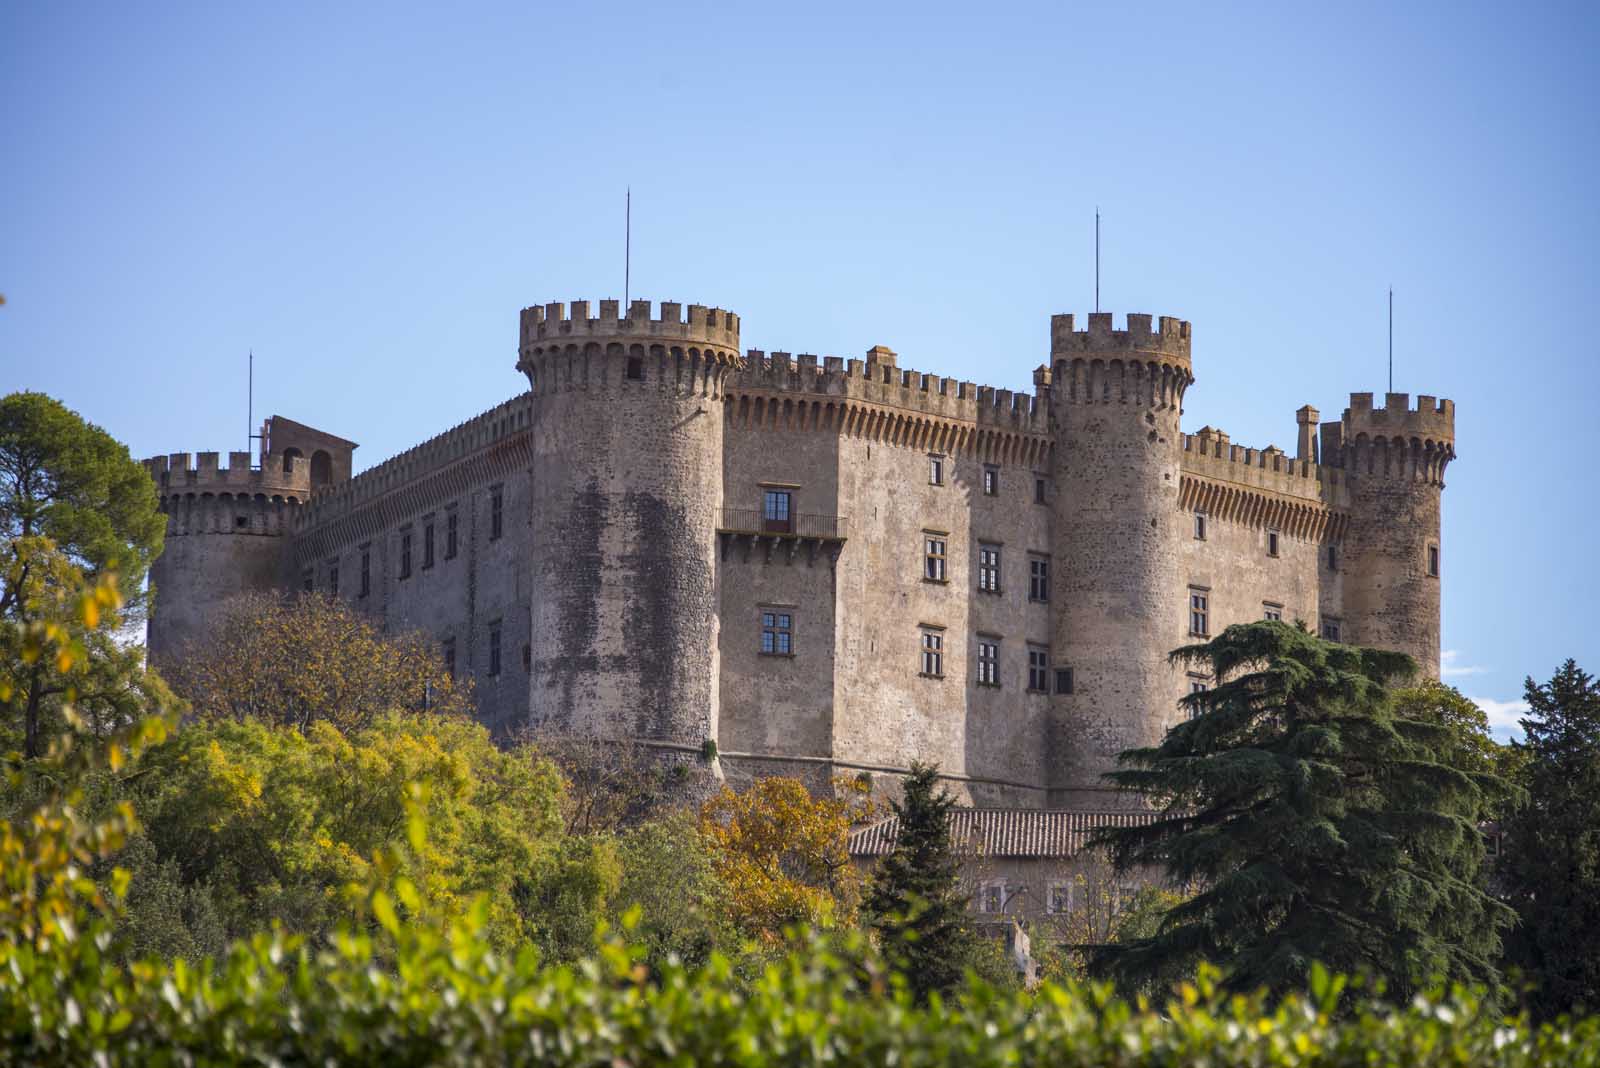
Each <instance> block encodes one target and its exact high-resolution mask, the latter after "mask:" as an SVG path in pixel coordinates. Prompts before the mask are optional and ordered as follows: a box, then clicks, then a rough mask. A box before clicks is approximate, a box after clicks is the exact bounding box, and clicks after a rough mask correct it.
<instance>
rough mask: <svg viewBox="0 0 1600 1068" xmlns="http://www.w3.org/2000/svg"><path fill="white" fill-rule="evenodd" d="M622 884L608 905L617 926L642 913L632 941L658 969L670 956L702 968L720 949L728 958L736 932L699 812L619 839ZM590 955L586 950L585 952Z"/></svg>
mask: <svg viewBox="0 0 1600 1068" xmlns="http://www.w3.org/2000/svg"><path fill="white" fill-rule="evenodd" d="M617 859H618V860H619V861H620V862H621V865H622V880H621V883H620V885H619V886H618V887H617V892H616V894H615V895H614V897H613V899H612V901H611V907H610V915H611V921H612V924H613V926H616V927H620V926H621V925H622V922H623V920H624V918H625V917H627V916H628V914H629V912H630V911H631V910H634V909H637V910H638V912H637V915H636V917H635V919H634V926H633V928H632V932H631V934H630V935H629V938H630V940H631V941H632V942H633V943H634V944H635V945H637V946H639V947H640V948H641V949H642V950H643V951H644V962H645V963H646V964H647V965H649V966H650V967H651V968H653V969H656V970H659V969H660V968H662V967H663V966H664V965H665V964H666V963H667V961H668V960H669V959H670V958H674V957H675V958H677V959H678V960H679V961H681V962H683V964H685V965H686V966H688V967H691V968H696V967H701V966H703V965H705V964H707V963H709V962H710V960H711V954H712V953H713V952H715V951H717V950H721V951H722V952H723V953H731V952H733V951H734V949H735V947H737V946H738V944H739V938H738V932H737V931H736V930H735V929H734V927H733V924H732V921H731V919H730V918H729V916H728V909H727V908H726V907H725V903H724V901H723V896H724V889H723V885H722V882H721V881H720V880H719V879H718V878H717V874H716V870H715V868H714V867H713V864H712V860H711V855H710V851H709V847H708V845H707V844H706V842H705V841H704V840H703V839H702V838H701V837H700V829H699V827H698V825H697V823H696V820H695V817H694V814H693V813H692V812H689V811H686V810H679V811H674V812H669V813H667V814H665V815H664V816H662V817H661V818H659V819H656V820H652V821H650V822H648V823H644V824H641V825H639V826H638V827H634V828H631V829H629V830H627V831H624V832H623V833H622V834H621V835H619V836H618V838H617ZM585 948H586V949H587V948H588V947H585Z"/></svg>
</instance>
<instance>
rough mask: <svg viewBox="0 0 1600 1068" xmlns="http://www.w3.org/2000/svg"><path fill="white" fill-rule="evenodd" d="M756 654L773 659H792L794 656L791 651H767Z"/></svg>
mask: <svg viewBox="0 0 1600 1068" xmlns="http://www.w3.org/2000/svg"><path fill="white" fill-rule="evenodd" d="M756 655H757V656H767V657H771V658H773V659H774V660H793V659H794V656H795V654H793V653H768V652H761V653H757V654H756Z"/></svg>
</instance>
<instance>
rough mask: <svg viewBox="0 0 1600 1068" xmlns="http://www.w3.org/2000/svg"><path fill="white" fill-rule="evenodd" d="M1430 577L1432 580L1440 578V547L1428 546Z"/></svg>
mask: <svg viewBox="0 0 1600 1068" xmlns="http://www.w3.org/2000/svg"><path fill="white" fill-rule="evenodd" d="M1428 575H1429V577H1430V578H1438V577H1439V547H1438V546H1437V545H1430V546H1428Z"/></svg>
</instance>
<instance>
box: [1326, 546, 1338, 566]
mask: <svg viewBox="0 0 1600 1068" xmlns="http://www.w3.org/2000/svg"><path fill="white" fill-rule="evenodd" d="M1328 570H1329V571H1337V570H1339V547H1338V546H1337V545H1330V546H1328Z"/></svg>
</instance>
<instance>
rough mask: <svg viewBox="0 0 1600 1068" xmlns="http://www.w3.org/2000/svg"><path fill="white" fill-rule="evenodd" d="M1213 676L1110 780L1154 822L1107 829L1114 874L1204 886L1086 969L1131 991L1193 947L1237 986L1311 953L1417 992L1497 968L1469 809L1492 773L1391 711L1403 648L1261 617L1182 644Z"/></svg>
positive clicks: (1277, 972)
mask: <svg viewBox="0 0 1600 1068" xmlns="http://www.w3.org/2000/svg"><path fill="white" fill-rule="evenodd" d="M1172 658H1173V660H1174V661H1176V662H1179V663H1182V664H1184V665H1187V666H1190V667H1195V666H1199V667H1203V668H1205V669H1208V670H1209V671H1210V673H1211V675H1212V678H1213V680H1214V682H1215V683H1216V685H1214V686H1213V687H1212V688H1211V689H1210V690H1207V691H1203V692H1199V693H1193V694H1190V695H1189V696H1188V697H1186V698H1185V699H1184V700H1183V701H1182V702H1181V703H1182V705H1183V706H1184V708H1185V710H1186V711H1187V712H1188V713H1189V716H1190V718H1188V719H1187V720H1185V721H1184V722H1181V723H1179V724H1178V725H1177V726H1175V727H1173V728H1172V729H1171V730H1170V731H1168V733H1167V735H1166V737H1165V739H1164V740H1163V741H1162V743H1161V744H1160V745H1158V746H1155V747H1152V748H1146V749H1135V750H1129V751H1127V752H1124V753H1122V754H1121V756H1120V763H1121V764H1122V767H1121V769H1120V770H1118V771H1115V772H1112V773H1111V774H1110V775H1109V776H1107V778H1109V779H1110V780H1111V781H1113V782H1114V783H1116V784H1117V785H1118V786H1120V787H1122V788H1124V789H1129V790H1138V791H1143V792H1144V793H1145V794H1146V795H1147V797H1148V798H1149V799H1150V800H1151V802H1152V803H1154V804H1155V805H1157V806H1158V807H1159V809H1160V811H1161V818H1160V819H1158V820H1157V821H1156V822H1154V823H1152V824H1150V825H1147V826H1143V827H1129V828H1113V829H1107V830H1106V831H1103V832H1101V834H1100V835H1099V836H1098V840H1099V841H1100V842H1101V843H1102V844H1105V845H1107V846H1109V847H1110V849H1111V852H1112V857H1113V860H1114V862H1115V864H1116V865H1117V867H1118V869H1119V870H1120V871H1129V870H1139V869H1145V870H1148V869H1149V868H1151V867H1155V868H1159V869H1164V870H1165V872H1166V874H1167V875H1168V877H1169V878H1171V879H1172V880H1173V881H1175V882H1176V883H1178V884H1180V885H1186V886H1193V887H1198V893H1196V894H1195V895H1194V896H1193V897H1192V898H1190V899H1189V900H1187V901H1185V902H1183V903H1181V904H1179V905H1177V906H1175V907H1174V908H1173V909H1172V910H1171V911H1170V912H1168V913H1167V914H1166V916H1165V917H1164V918H1163V920H1162V923H1161V926H1160V928H1159V930H1158V931H1157V932H1156V933H1155V934H1154V935H1152V936H1150V937H1148V938H1143V939H1137V940H1134V941H1132V942H1128V943H1124V944H1121V945H1114V946H1107V947H1104V948H1103V949H1102V950H1100V951H1099V952H1098V953H1097V954H1096V957H1095V959H1094V961H1093V962H1092V963H1093V966H1094V967H1095V969H1096V970H1097V971H1099V972H1100V973H1101V974H1106V975H1110V976H1112V977H1114V978H1116V979H1117V980H1118V981H1119V982H1121V983H1123V984H1124V985H1126V986H1129V987H1133V988H1148V987H1150V986H1155V985H1164V984H1166V983H1169V982H1171V981H1173V980H1176V979H1179V978H1182V977H1185V976H1188V975H1190V974H1192V973H1193V970H1194V968H1195V966H1196V965H1197V964H1198V963H1200V962H1201V961H1209V962H1211V963H1212V964H1215V965H1217V966H1218V967H1220V968H1221V969H1222V971H1223V982H1224V983H1225V984H1226V986H1227V987H1229V988H1231V989H1235V990H1253V989H1256V988H1259V987H1265V988H1267V989H1269V990H1271V991H1274V992H1283V991H1286V990H1289V989H1293V988H1298V987H1301V986H1302V985H1303V984H1304V982H1305V981H1306V977H1307V975H1308V973H1309V970H1310V967H1311V964H1312V963H1313V962H1314V961H1320V962H1322V963H1323V964H1324V965H1326V966H1328V967H1329V968H1332V969H1335V970H1337V971H1342V972H1353V973H1361V974H1365V975H1367V976H1369V977H1371V978H1375V979H1381V980H1382V981H1384V983H1385V984H1386V986H1387V989H1388V991H1389V993H1390V994H1391V995H1392V996H1396V997H1407V996H1409V995H1410V994H1411V993H1412V992H1414V991H1415V990H1416V989H1417V988H1418V986H1419V985H1421V984H1425V983H1427V982H1429V981H1431V980H1433V979H1436V978H1442V979H1448V980H1463V981H1478V982H1484V983H1489V984H1492V983H1494V982H1495V981H1496V980H1497V979H1498V974H1497V972H1496V970H1495V967H1494V961H1495V960H1496V958H1497V957H1498V954H1499V952H1500V939H1499V931H1500V930H1501V928H1503V927H1504V926H1505V925H1506V924H1507V923H1508V922H1509V921H1510V919H1511V915H1510V912H1509V910H1507V909H1506V908H1505V907H1504V906H1502V905H1500V904H1499V903H1497V902H1495V901H1493V900H1492V899H1491V898H1489V897H1488V896H1487V895H1486V894H1485V893H1484V892H1483V890H1482V889H1481V888H1480V885H1479V884H1480V879H1479V865H1480V863H1481V860H1482V856H1483V851H1484V846H1483V837H1482V834H1481V832H1480V830H1479V828H1478V826H1477V821H1476V815H1477V813H1478V812H1479V811H1480V810H1481V806H1482V804H1483V797H1484V793H1485V791H1498V790H1502V789H1504V784H1503V783H1501V782H1500V780H1499V779H1497V778H1496V777H1495V776H1493V775H1492V774H1488V773H1481V772H1473V771H1470V770H1466V769H1462V768H1458V767H1453V766H1451V763H1450V760H1449V759H1448V756H1447V753H1448V751H1449V748H1450V746H1452V745H1453V744H1454V739H1453V734H1452V731H1451V729H1450V728H1449V727H1448V726H1446V725H1441V724H1438V723H1425V722H1421V721H1418V720H1411V719H1405V718H1402V717H1399V716H1397V715H1395V714H1394V712H1393V709H1392V708H1391V702H1390V698H1389V694H1388V691H1387V689H1386V684H1387V683H1388V682H1389V681H1390V680H1394V679H1398V678H1402V677H1404V676H1408V675H1410V674H1412V673H1413V672H1414V671H1415V670H1416V665H1415V663H1414V662H1413V661H1412V660H1411V659H1410V658H1409V657H1406V656H1404V655H1403V654H1399V653H1389V652H1381V651H1378V650H1374V649H1360V648H1355V647H1352V646H1347V645H1338V644H1334V643H1331V642H1326V641H1322V640H1320V639H1318V638H1317V637H1315V636H1313V635H1311V634H1309V633H1306V632H1305V631H1304V630H1303V629H1298V628H1295V627H1291V626H1287V625H1285V624H1283V623H1276V622H1261V623H1250V624H1245V625H1241V626H1232V627H1229V628H1227V630H1225V631H1224V632H1223V633H1222V634H1221V635H1220V636H1218V637H1217V638H1216V639H1214V640H1213V641H1211V642H1209V643H1207V644H1204V645H1195V646H1189V647H1186V648H1183V649H1179V650H1177V651H1176V652H1174V653H1173V654H1172Z"/></svg>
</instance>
